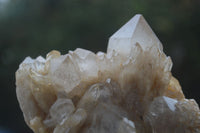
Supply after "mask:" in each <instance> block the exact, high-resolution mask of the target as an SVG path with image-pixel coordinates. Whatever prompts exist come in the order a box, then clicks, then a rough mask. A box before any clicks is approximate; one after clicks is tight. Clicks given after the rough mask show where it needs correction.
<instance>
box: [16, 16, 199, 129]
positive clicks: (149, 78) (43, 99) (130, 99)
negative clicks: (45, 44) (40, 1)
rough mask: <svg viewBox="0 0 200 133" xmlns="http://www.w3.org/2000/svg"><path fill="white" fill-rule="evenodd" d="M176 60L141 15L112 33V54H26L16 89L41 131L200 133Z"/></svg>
mask: <svg viewBox="0 0 200 133" xmlns="http://www.w3.org/2000/svg"><path fill="white" fill-rule="evenodd" d="M171 68H172V61H171V59H170V57H168V56H166V55H165V54H164V52H163V48H162V44H161V42H160V41H159V39H158V38H157V37H156V35H155V34H154V32H153V31H152V30H151V28H150V27H149V25H148V24H147V22H146V21H145V19H144V18H143V17H142V15H136V16H134V17H133V18H132V19H131V20H130V21H129V22H128V23H126V24H125V25H124V26H123V27H122V28H120V29H119V30H118V31H117V32H116V33H115V34H114V35H112V36H111V37H110V39H109V43H108V49H107V53H104V52H98V53H97V54H95V53H93V52H91V51H88V50H84V49H80V48H78V49H76V50H75V51H69V53H68V54H66V55H61V54H60V53H59V52H58V51H51V52H50V53H48V54H47V56H46V59H45V58H43V57H41V56H39V57H38V58H36V59H32V58H30V57H27V58H26V59H25V60H24V61H23V62H22V63H21V64H20V66H19V69H18V70H17V72H16V86H17V88H16V92H17V98H18V101H19V104H20V107H21V109H22V111H23V114H24V118H25V121H26V123H27V125H28V126H29V127H30V128H31V129H32V130H33V131H34V132H35V133H200V110H199V107H198V105H197V103H196V102H195V100H193V99H185V97H184V94H183V92H182V89H181V86H180V85H179V82H178V80H177V79H175V78H174V77H173V76H172V74H171Z"/></svg>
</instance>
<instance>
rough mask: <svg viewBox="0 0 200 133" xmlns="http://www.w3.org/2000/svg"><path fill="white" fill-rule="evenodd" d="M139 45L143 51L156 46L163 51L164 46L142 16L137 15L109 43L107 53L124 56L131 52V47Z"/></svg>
mask: <svg viewBox="0 0 200 133" xmlns="http://www.w3.org/2000/svg"><path fill="white" fill-rule="evenodd" d="M136 43H139V44H140V45H141V47H142V49H143V50H146V49H147V48H149V47H152V46H153V45H156V46H157V47H158V48H159V49H160V50H162V49H163V48H162V44H161V42H160V41H159V39H158V38H157V36H156V35H155V33H154V32H153V31H152V29H151V27H150V26H149V25H148V23H147V22H146V20H145V19H144V17H143V16H142V15H141V14H137V15H135V16H134V17H133V18H132V19H131V20H129V21H128V22H127V23H126V24H125V25H124V26H122V27H121V28H120V29H119V30H118V31H117V32H116V33H114V34H113V35H112V36H111V37H110V39H109V42H108V49H107V52H108V53H109V52H110V51H112V50H115V51H117V52H119V53H121V54H123V55H127V54H129V53H130V51H131V47H132V46H134V45H135V44H136Z"/></svg>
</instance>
